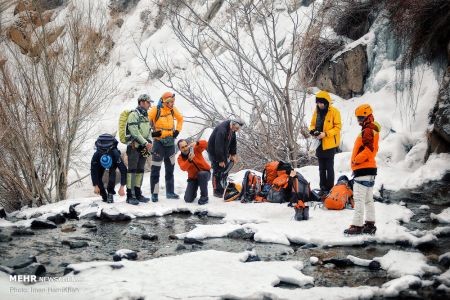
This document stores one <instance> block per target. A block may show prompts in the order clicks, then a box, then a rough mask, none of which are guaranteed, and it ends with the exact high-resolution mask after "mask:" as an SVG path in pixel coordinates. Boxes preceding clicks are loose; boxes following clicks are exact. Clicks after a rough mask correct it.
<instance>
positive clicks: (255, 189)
mask: <svg viewBox="0 0 450 300" xmlns="http://www.w3.org/2000/svg"><path fill="white" fill-rule="evenodd" d="M260 192H261V177H260V176H258V175H256V174H255V173H253V172H252V171H247V172H245V175H244V179H243V180H242V191H241V194H240V196H239V199H240V200H241V202H253V201H254V200H255V197H256V195H258V194H259V193H260Z"/></svg>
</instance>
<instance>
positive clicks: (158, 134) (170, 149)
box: [148, 92, 183, 202]
mask: <svg viewBox="0 0 450 300" xmlns="http://www.w3.org/2000/svg"><path fill="white" fill-rule="evenodd" d="M174 103H175V94H174V93H172V92H165V93H164V94H162V96H161V99H160V100H159V103H158V105H157V106H156V107H152V109H151V110H150V111H149V113H148V117H149V119H150V121H151V122H152V126H153V130H154V134H153V135H152V136H153V137H154V141H153V144H154V145H153V156H152V168H151V175H150V189H151V193H152V201H153V202H158V193H159V172H160V171H161V165H162V163H163V161H164V168H165V171H166V177H165V179H166V197H167V199H179V198H180V196H178V195H177V194H175V187H174V178H173V170H174V166H175V139H176V138H177V136H178V134H179V133H180V131H181V129H182V127H183V116H182V115H181V113H180V112H179V111H178V109H177V108H176V107H174ZM175 119H176V120H177V122H176V126H175Z"/></svg>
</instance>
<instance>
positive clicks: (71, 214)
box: [64, 203, 80, 220]
mask: <svg viewBox="0 0 450 300" xmlns="http://www.w3.org/2000/svg"><path fill="white" fill-rule="evenodd" d="M77 205H80V203H74V204H71V205H70V206H69V212H68V213H64V217H65V218H67V219H69V220H78V212H77V210H76V209H75V207H77Z"/></svg>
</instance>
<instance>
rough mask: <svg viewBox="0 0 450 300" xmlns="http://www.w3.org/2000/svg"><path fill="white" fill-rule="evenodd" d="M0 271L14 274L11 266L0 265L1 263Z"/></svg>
mask: <svg viewBox="0 0 450 300" xmlns="http://www.w3.org/2000/svg"><path fill="white" fill-rule="evenodd" d="M0 272H3V273H6V274H9V275H16V272H14V270H13V269H12V268H9V267H6V266H2V265H0Z"/></svg>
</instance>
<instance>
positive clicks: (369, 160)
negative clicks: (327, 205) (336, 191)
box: [344, 104, 380, 235]
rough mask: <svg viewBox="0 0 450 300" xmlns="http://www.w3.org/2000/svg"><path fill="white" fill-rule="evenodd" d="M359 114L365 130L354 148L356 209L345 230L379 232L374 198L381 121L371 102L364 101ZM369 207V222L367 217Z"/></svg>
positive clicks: (353, 168) (357, 111) (349, 233)
mask: <svg viewBox="0 0 450 300" xmlns="http://www.w3.org/2000/svg"><path fill="white" fill-rule="evenodd" d="M355 115H356V118H357V119H358V123H359V125H360V126H361V133H360V134H359V136H358V137H357V138H356V141H355V145H354V147H353V152H352V160H351V168H352V170H353V175H354V176H355V177H354V178H353V181H354V183H353V199H354V202H355V213H354V215H353V221H352V225H350V228H348V229H346V230H344V234H348V235H357V234H362V233H366V234H375V231H376V230H377V228H376V227H375V206H374V202H373V186H374V184H375V176H376V175H377V163H376V161H375V156H376V155H377V152H378V139H379V132H380V125H379V124H378V123H377V122H375V121H374V117H373V111H372V108H371V107H370V105H369V104H362V105H360V106H358V107H357V108H356V110H355ZM364 210H365V211H366V216H365V217H366V222H365V224H363V220H364Z"/></svg>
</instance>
